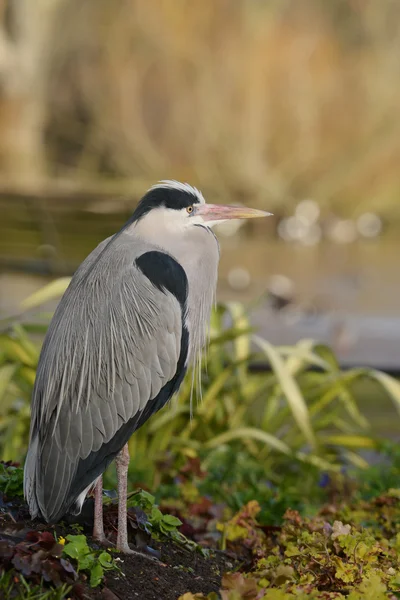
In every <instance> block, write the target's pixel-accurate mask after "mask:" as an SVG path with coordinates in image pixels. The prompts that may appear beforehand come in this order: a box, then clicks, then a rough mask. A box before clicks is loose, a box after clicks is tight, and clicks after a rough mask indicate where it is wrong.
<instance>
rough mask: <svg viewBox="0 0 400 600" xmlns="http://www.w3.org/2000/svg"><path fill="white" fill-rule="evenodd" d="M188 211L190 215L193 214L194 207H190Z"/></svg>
mask: <svg viewBox="0 0 400 600" xmlns="http://www.w3.org/2000/svg"><path fill="white" fill-rule="evenodd" d="M186 211H187V212H188V213H189V214H190V213H192V212H193V206H188V207H187V209H186Z"/></svg>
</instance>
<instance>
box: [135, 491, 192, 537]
mask: <svg viewBox="0 0 400 600" xmlns="http://www.w3.org/2000/svg"><path fill="white" fill-rule="evenodd" d="M128 506H138V507H139V508H141V509H142V510H143V511H144V512H145V513H146V514H147V515H148V522H147V524H148V525H149V526H150V527H151V531H152V532H155V533H159V534H161V535H164V536H167V537H171V538H175V539H176V538H177V537H178V535H179V533H178V527H180V526H181V525H182V521H180V520H179V519H178V518H177V517H174V516H173V515H168V514H163V513H162V512H161V511H160V509H159V508H158V506H157V505H156V504H155V496H153V495H152V494H149V493H148V492H146V491H144V490H139V491H137V492H135V493H134V494H132V495H131V497H130V498H129V501H128Z"/></svg>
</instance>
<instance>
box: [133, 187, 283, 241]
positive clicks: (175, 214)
mask: <svg viewBox="0 0 400 600" xmlns="http://www.w3.org/2000/svg"><path fill="white" fill-rule="evenodd" d="M270 215H271V213H268V212H264V211H262V210H257V209H255V208H246V207H244V206H243V207H242V206H227V205H224V204H208V203H206V201H205V200H204V197H203V195H202V193H201V192H199V190H197V189H196V188H195V187H192V186H191V185H189V184H187V183H180V182H178V181H169V180H166V181H160V182H159V183H157V184H156V185H154V186H153V187H151V188H150V189H149V190H148V192H147V193H146V194H145V195H144V196H143V198H142V199H141V201H140V202H139V204H138V206H137V208H136V210H135V212H134V213H133V215H132V220H131V222H133V223H137V224H139V223H140V225H141V226H145V227H146V228H147V226H149V227H152V226H153V225H154V227H156V228H157V227H159V226H160V224H161V223H162V224H163V226H164V227H165V228H166V229H168V230H169V231H170V232H176V233H178V232H182V231H187V230H189V229H191V228H192V227H193V226H203V227H213V226H214V225H217V224H219V223H222V222H224V221H228V220H230V219H254V218H257V217H268V216H270Z"/></svg>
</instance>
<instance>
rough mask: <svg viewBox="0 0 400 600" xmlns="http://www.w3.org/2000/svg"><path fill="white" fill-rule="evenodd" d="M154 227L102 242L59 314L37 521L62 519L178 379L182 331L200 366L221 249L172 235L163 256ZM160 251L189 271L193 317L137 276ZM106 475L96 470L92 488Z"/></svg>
mask: <svg viewBox="0 0 400 600" xmlns="http://www.w3.org/2000/svg"><path fill="white" fill-rule="evenodd" d="M154 223H156V221H154V222H153V220H152V218H148V217H147V218H146V219H143V220H142V221H139V222H138V223H133V224H132V225H131V226H130V227H127V228H125V229H124V230H122V232H120V233H119V234H117V235H116V236H114V237H113V238H109V239H108V240H105V241H104V242H102V243H101V244H100V245H99V246H98V247H97V248H96V249H95V250H94V251H93V252H92V254H90V255H89V256H88V258H87V259H86V260H85V261H84V262H83V263H82V265H81V266H80V267H79V269H78V270H77V272H76V273H75V275H74V277H73V279H72V281H71V284H70V286H69V288H68V290H67V291H66V293H65V294H64V296H63V298H62V300H61V302H60V304H59V306H58V308H57V310H56V312H55V315H54V317H53V320H52V322H51V325H50V327H49V330H48V333H47V336H46V339H45V342H44V344H43V348H42V352H41V357H40V362H39V367H38V371H37V377H36V382H35V387H34V393H33V398H32V419H31V432H30V446H29V451H28V455H27V460H26V465H25V475H24V492H25V497H26V499H27V501H28V505H29V509H30V512H31V516H32V517H35V516H37V515H38V514H41V515H42V516H43V517H44V518H45V519H46V520H49V521H51V520H53V519H55V518H57V517H60V515H62V514H63V511H64V512H65V509H66V508H68V507H66V506H65V499H66V497H67V496H68V494H69V490H70V488H71V485H72V483H73V482H74V481H75V479H76V477H77V476H78V475H77V473H78V469H79V464H81V462H82V460H91V458H90V457H91V456H92V455H93V453H96V452H101V449H102V448H103V447H105V446H106V444H107V442H109V441H110V440H111V439H112V438H113V436H114V435H115V434H116V432H117V431H118V430H119V428H121V425H123V424H126V423H128V422H129V423H130V422H131V420H132V419H134V417H135V416H137V418H139V415H140V414H141V411H143V410H144V409H145V407H146V405H147V404H148V403H149V402H150V401H151V400H152V399H153V398H156V397H157V394H158V393H159V392H160V390H161V389H162V388H163V386H164V385H166V384H167V382H170V381H171V380H172V379H173V378H174V376H175V373H176V370H177V364H178V361H179V357H180V352H181V339H182V324H183V322H185V323H186V327H187V329H188V331H189V352H188V357H187V361H186V362H187V363H189V362H192V363H195V362H196V361H199V360H200V356H201V349H202V347H203V346H204V344H205V342H206V339H207V326H208V322H209V315H210V311H211V308H212V304H213V301H214V297H215V288H216V281H217V266H218V259H219V248H218V244H217V242H216V239H215V236H214V235H213V234H212V233H211V231H210V230H208V229H207V228H205V227H194V228H192V229H193V231H192V232H191V234H190V237H187V236H186V239H185V242H184V243H183V242H182V240H181V239H179V236H176V235H175V233H173V232H172V233H171V232H168V231H165V232H164V234H165V235H164V240H163V245H162V246H160V245H159V238H160V236H159V233H158V231H157V228H156V227H154V226H153V225H154ZM151 250H161V251H162V252H167V253H169V254H170V255H171V256H172V257H173V258H175V259H176V260H177V261H178V263H180V265H181V266H182V267H183V269H184V271H185V273H186V275H187V279H188V310H187V313H186V315H185V314H183V312H182V307H181V305H180V304H179V302H178V300H177V299H176V298H175V296H173V295H172V294H171V293H169V292H167V291H166V290H165V289H164V290H162V289H159V288H158V287H156V286H155V285H153V284H152V283H151V281H150V280H149V279H148V278H147V277H146V276H145V275H144V274H143V273H142V271H141V270H140V269H139V268H138V267H137V266H136V263H135V260H136V259H137V258H138V257H139V256H141V255H142V254H144V253H145V252H147V251H151ZM146 415H147V413H146ZM147 416H148V415H147ZM92 467H93V465H92ZM92 467H91V468H92ZM90 472H91V473H92V471H90ZM99 474H100V473H99V472H96V473H95V469H94V470H93V481H95V479H96V478H97V477H98V475H99ZM89 487H90V486H89ZM87 489H88V487H87V484H86V485H85V486H84V490H83V488H82V490H81V491H84V493H86V491H87ZM78 495H79V498H80V501H82V498H83V497H84V495H83V496H82V495H81V493H79V494H78Z"/></svg>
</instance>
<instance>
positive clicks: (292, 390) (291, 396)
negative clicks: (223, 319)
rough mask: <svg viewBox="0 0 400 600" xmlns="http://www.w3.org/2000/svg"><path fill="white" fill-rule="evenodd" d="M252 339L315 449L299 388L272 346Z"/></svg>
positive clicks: (258, 338)
mask: <svg viewBox="0 0 400 600" xmlns="http://www.w3.org/2000/svg"><path fill="white" fill-rule="evenodd" d="M253 339H254V341H255V342H256V344H257V345H258V346H259V347H260V348H261V349H262V350H263V351H264V353H265V354H266V356H267V357H268V360H269V362H270V364H271V367H272V368H273V370H274V373H275V375H276V377H277V379H278V381H279V384H280V386H281V388H282V391H283V393H284V394H285V396H286V399H287V401H288V404H289V406H290V409H291V411H292V413H293V416H294V418H295V420H296V422H297V425H298V426H299V428H300V430H301V431H302V432H303V434H304V436H305V438H306V439H307V440H308V442H309V443H310V445H311V447H312V448H315V447H316V445H317V443H316V440H315V435H314V432H313V430H312V427H311V421H310V416H309V413H308V409H307V405H306V403H305V401H304V398H303V396H302V393H301V391H300V388H299V386H298V385H297V383H296V381H295V379H294V378H293V377H292V375H291V373H290V371H289V369H288V368H287V367H286V365H285V363H284V361H283V360H282V358H281V356H280V355H279V353H278V352H277V350H276V349H275V348H274V347H273V346H272V344H270V343H269V342H267V341H265V340H263V339H262V338H260V337H258V336H254V337H253Z"/></svg>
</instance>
